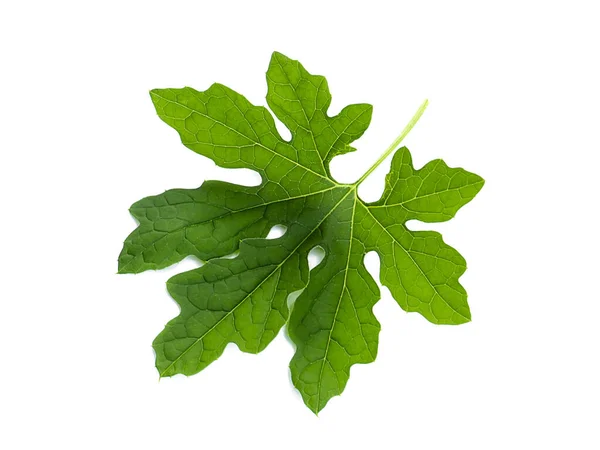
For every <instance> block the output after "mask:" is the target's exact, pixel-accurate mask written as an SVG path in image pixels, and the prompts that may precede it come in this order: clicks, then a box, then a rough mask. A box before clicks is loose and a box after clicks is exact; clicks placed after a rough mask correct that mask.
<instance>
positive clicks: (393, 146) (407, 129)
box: [353, 99, 429, 186]
mask: <svg viewBox="0 0 600 450" xmlns="http://www.w3.org/2000/svg"><path fill="white" fill-rule="evenodd" d="M428 104H429V100H427V99H425V101H424V102H423V103H422V104H421V106H420V107H419V109H418V110H417V112H416V113H415V115H414V116H413V118H412V119H410V122H408V124H407V125H406V127H404V130H402V133H400V135H399V136H398V137H397V138H396V139H395V140H394V142H392V144H391V145H390V146H389V147H388V148H387V150H386V151H385V152H384V153H383V155H381V156H380V157H379V159H378V160H377V161H375V164H373V165H372V166H371V167H370V168H369V170H367V171H366V172H365V173H364V174H363V176H362V177H360V178H359V179H358V181H357V182H356V183H353V184H354V186H358V185H359V184H360V183H362V182H363V181H365V179H366V178H367V177H368V176H369V175H371V173H372V172H373V171H374V170H375V169H377V167H378V166H379V165H380V164H381V163H382V162H383V161H384V160H385V158H387V157H388V156H390V154H391V153H392V152H393V151H394V150H396V148H397V147H398V145H400V143H401V142H402V140H403V139H404V138H405V137H406V136H407V135H408V133H410V130H412V129H413V127H414V126H415V125H416V124H417V122H418V121H419V119H420V118H421V116H422V115H423V113H424V112H425V109H427V105H428Z"/></svg>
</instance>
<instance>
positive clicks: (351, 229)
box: [119, 53, 484, 413]
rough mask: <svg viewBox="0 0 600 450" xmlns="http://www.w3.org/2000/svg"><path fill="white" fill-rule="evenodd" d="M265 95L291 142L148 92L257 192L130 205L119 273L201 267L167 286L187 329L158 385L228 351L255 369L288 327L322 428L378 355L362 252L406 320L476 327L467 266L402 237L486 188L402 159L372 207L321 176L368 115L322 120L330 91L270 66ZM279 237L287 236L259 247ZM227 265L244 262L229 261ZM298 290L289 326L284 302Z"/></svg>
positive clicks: (167, 354) (404, 153)
mask: <svg viewBox="0 0 600 450" xmlns="http://www.w3.org/2000/svg"><path fill="white" fill-rule="evenodd" d="M267 83H268V94H267V102H268V104H269V107H270V108H271V110H272V111H273V112H274V113H275V115H276V116H277V118H278V119H279V120H281V121H282V122H283V123H284V124H285V125H286V126H287V127H288V128H289V129H290V131H291V133H292V139H291V141H290V142H286V141H285V140H284V139H282V138H281V136H280V135H279V133H278V132H277V130H276V128H275V123H274V120H273V118H272V116H271V114H270V113H269V111H268V110H267V109H265V108H263V107H260V106H254V105H252V104H250V103H249V102H248V100H246V99H245V98H244V97H243V96H241V95H240V94H238V93H236V92H234V91H232V90H231V89H229V88H227V87H225V86H222V85H219V84H214V85H212V86H211V87H210V88H209V89H207V90H206V91H204V92H199V91H196V90H194V89H191V88H183V89H156V90H153V91H151V97H152V101H153V102H154V105H155V107H156V110H157V112H158V115H159V116H160V118H161V119H162V120H163V121H164V122H166V123H167V124H168V125H170V126H171V127H173V128H174V129H175V130H177V132H178V133H179V135H180V136H181V140H182V142H183V144H184V145H185V146H187V147H188V148H190V149H191V150H193V151H195V152H197V153H200V154H201V155H204V156H206V157H209V158H211V159H212V160H213V161H214V162H215V163H216V164H218V165H219V166H222V167H230V168H241V167H244V168H249V169H253V170H255V171H257V172H258V173H259V174H260V175H261V177H262V183H261V184H260V185H259V186H257V187H243V186H238V185H234V184H229V183H224V182H219V181H206V182H205V183H203V184H202V186H201V187H199V188H198V189H174V190H170V191H167V192H165V193H163V194H161V195H157V196H154V197H148V198H145V199H143V200H140V201H139V202H137V203H135V204H134V205H133V206H132V207H131V213H132V214H133V215H134V216H135V217H136V219H138V220H139V223H140V224H139V227H138V228H137V229H136V230H135V231H133V233H131V235H130V236H129V237H128V238H127V240H126V241H125V245H124V247H123V251H122V252H121V255H120V257H119V272H120V273H138V272H142V271H144V270H148V269H160V268H164V267H167V266H169V265H171V264H173V263H176V262H178V261H180V260H181V259H183V258H185V257H186V256H189V255H194V256H196V257H198V258H200V259H202V260H205V261H207V262H206V264H204V265H203V266H201V267H200V268H198V269H194V270H191V271H188V272H185V273H182V274H179V275H176V276H174V277H173V278H171V279H170V280H169V281H168V283H167V285H168V290H169V293H170V294H171V295H172V297H173V298H174V299H175V300H176V301H177V303H178V304H179V305H180V307H181V313H180V315H179V316H177V317H176V318H175V319H173V320H172V321H171V322H169V323H168V324H167V326H166V327H165V329H164V330H163V331H162V332H161V333H160V334H159V335H158V337H157V338H156V339H155V341H154V344H153V346H154V349H155V351H156V367H157V369H158V371H159V373H160V376H161V377H166V376H172V375H175V374H178V373H182V374H185V375H192V374H195V373H197V372H199V371H200V370H202V369H204V368H205V367H206V366H207V365H209V364H210V363H211V362H213V361H214V360H215V359H217V358H218V357H219V356H220V355H221V353H222V352H223V350H224V349H225V347H226V345H227V344H228V343H230V342H234V343H235V344H237V346H238V347H239V348H240V349H241V350H242V351H245V352H250V353H258V352H260V351H261V350H263V349H264V348H265V347H266V346H267V345H268V344H269V342H271V340H273V339H274V338H275V336H276V335H277V333H278V332H279V330H280V329H281V327H283V325H284V324H286V323H288V332H289V335H290V337H291V339H292V340H293V342H294V343H295V344H296V347H297V348H296V354H295V355H294V357H293V359H292V361H291V364H290V368H291V372H292V379H293V382H294V385H295V386H296V387H297V388H298V390H299V391H300V392H301V394H302V396H303V398H304V401H305V403H306V404H307V406H308V407H309V408H310V409H311V410H313V411H314V412H315V413H316V412H318V411H320V410H321V409H322V408H323V407H324V406H325V405H326V404H327V402H328V400H329V399H330V398H331V397H333V396H335V395H339V394H340V393H341V392H342V391H343V389H344V387H345V385H346V382H347V381H348V377H349V373H350V367H351V366H352V365H353V364H356V363H369V362H372V361H373V360H374V359H375V356H376V354H377V343H378V335H379V329H380V325H379V322H378V321H377V319H376V317H375V316H374V314H373V305H374V304H375V303H376V302H377V300H378V299H379V296H380V294H379V288H378V286H377V284H376V283H375V281H374V280H373V279H372V277H371V275H370V274H369V273H368V271H367V270H366V268H365V266H364V255H365V254H366V253H367V252H369V251H372V250H374V251H376V252H377V253H378V254H379V256H380V258H381V272H380V280H381V283H382V284H383V285H385V286H387V287H388V288H389V289H390V291H391V293H392V295H393V296H394V298H395V299H396V301H397V302H398V304H399V305H400V306H401V307H402V308H403V309H405V310H406V311H418V312H419V313H421V314H422V315H423V316H424V317H425V318H426V319H427V320H429V321H431V322H433V323H437V324H460V323H464V322H467V321H469V320H470V312H469V306H468V304H467V295H466V292H465V291H464V289H463V288H462V286H461V285H460V284H459V282H458V278H459V277H460V276H461V274H462V273H463V272H464V271H465V268H466V266H465V261H464V259H463V258H462V256H460V254H459V253H458V252H457V251H456V250H454V249H453V248H452V247H449V246H448V245H446V244H445V243H444V242H443V240H442V237H441V236H440V235H439V234H438V233H435V232H422V231H420V232H415V231H410V230H409V229H407V228H406V226H405V223H406V221H408V220H410V219H417V220H421V221H424V222H440V221H445V220H449V219H450V218H452V217H453V216H454V214H455V213H456V212H457V211H458V209H459V208H460V207H462V206H463V205H464V204H466V203H467V202H469V201H470V200H471V199H472V198H473V197H474V196H475V195H476V194H477V192H479V190H480V189H481V187H482V186H483V183H484V182H483V179H481V178H480V177H478V176H477V175H474V174H472V173H469V172H467V171H465V170H463V169H455V168H449V167H448V166H447V165H446V164H445V163H444V162H443V161H441V160H436V161H432V162H430V163H428V164H427V165H425V166H424V167H423V168H422V169H420V170H415V169H414V168H413V165H412V161H411V156H410V153H409V151H408V150H407V149H406V148H401V149H399V150H398V151H397V152H396V153H395V155H394V157H393V161H392V168H391V171H390V173H389V174H388V176H387V180H386V187H385V192H384V194H383V196H382V198H381V200H379V201H377V202H375V203H371V204H368V203H365V202H363V201H362V200H361V199H360V198H359V197H358V196H357V185H358V184H359V183H358V182H357V183H355V184H352V185H344V184H339V183H337V182H335V181H334V180H333V179H332V177H331V175H330V171H329V163H330V161H331V159H332V158H333V157H334V156H335V155H339V154H342V153H346V152H349V151H352V150H354V149H353V148H352V147H350V144H351V143H352V142H353V141H354V140H356V139H358V138H359V137H360V136H361V135H362V134H363V133H364V132H365V130H366V129H367V127H368V126H369V123H370V120H371V112H372V107H371V106H370V105H365V104H358V105H350V106H348V107H346V108H344V109H343V110H342V111H341V112H340V113H339V114H338V115H337V116H335V117H329V116H328V115H327V109H328V106H329V104H330V102H331V95H330V93H329V89H328V86H327V81H326V80H325V78H323V77H321V76H315V75H311V74H309V73H308V72H307V71H306V70H305V69H304V68H303V67H302V65H300V63H298V62H297V61H293V60H291V59H288V58H287V57H285V56H283V55H281V54H279V53H274V54H273V57H272V59H271V63H270V66H269V70H268V72H267ZM361 181H362V180H361ZM277 224H281V225H284V226H285V227H287V229H286V232H285V234H284V235H283V236H281V237H279V238H277V239H265V237H266V236H267V234H268V232H269V230H270V229H271V228H272V227H273V226H274V225H277ZM316 246H320V247H322V248H323V250H324V252H325V257H324V259H323V261H322V262H321V263H320V264H319V265H318V266H317V267H315V268H314V269H313V270H312V271H309V268H308V263H307V255H308V253H309V251H310V250H311V249H312V248H314V247H316ZM236 250H239V254H238V256H237V257H235V258H233V259H230V258H222V257H223V256H225V255H228V254H231V253H232V252H234V251H236ZM301 289H303V291H302V293H301V294H300V296H299V297H298V298H297V300H296V301H295V303H294V305H293V309H292V311H291V313H290V311H289V310H288V304H287V297H288V295H289V294H291V293H292V292H294V291H298V290H301Z"/></svg>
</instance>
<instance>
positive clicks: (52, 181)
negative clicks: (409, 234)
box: [0, 0, 600, 450]
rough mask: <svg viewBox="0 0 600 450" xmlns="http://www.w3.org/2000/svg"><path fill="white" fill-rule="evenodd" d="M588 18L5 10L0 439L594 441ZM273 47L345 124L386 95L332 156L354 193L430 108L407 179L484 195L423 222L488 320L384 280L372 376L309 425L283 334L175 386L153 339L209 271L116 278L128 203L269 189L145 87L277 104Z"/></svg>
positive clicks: (565, 13)
mask: <svg viewBox="0 0 600 450" xmlns="http://www.w3.org/2000/svg"><path fill="white" fill-rule="evenodd" d="M493 3H495V4H496V5H497V6H492V4H493ZM596 7H597V2H593V1H589V2H580V1H568V2H567V1H564V2H552V1H543V2H533V1H503V2H481V1H477V2H464V1H457V0H453V1H440V2H427V1H424V2H392V1H388V2H378V1H375V0H370V1H367V2H364V1H362V2H352V1H344V2H341V1H340V2H334V1H325V0H320V1H317V2H313V1H306V0H303V1H297V2H293V3H292V2H284V1H274V2H264V1H256V0H255V1H240V2H225V1H223V2H221V1H211V2H206V1H204V2H200V1H194V2H179V1H171V2H152V1H144V2H127V1H102V2H83V1H73V2H66V1H48V2H46V1H18V2H17V1H13V2H10V1H6V2H2V6H0V46H1V50H2V51H1V53H0V65H1V66H2V69H1V71H0V82H1V84H0V87H1V89H2V96H1V98H0V155H1V156H0V158H1V161H0V172H1V173H0V183H1V191H0V192H1V194H0V195H1V198H2V207H1V209H0V211H1V212H0V214H1V220H0V232H1V234H0V235H1V237H2V243H1V245H0V256H1V258H0V265H1V270H0V277H1V283H0V302H1V303H0V305H1V310H0V355H1V358H0V415H1V416H2V417H1V419H0V447H1V448H3V449H11V450H12V449H42V448H61V449H108V448H110V449H138V448H139V449H167V448H168V449H176V448H187V449H192V448H198V449H201V448H202V449H215V448H217V449H218V448H226V449H228V448H248V449H275V448H287V449H306V448H319V449H321V448H323V449H324V448H328V449H330V448H336V449H337V448H340V449H354V448H357V449H361V448H363V449H367V448H368V449H371V448H377V449H388V448H390V449H392V448H394V449H395V448H403V449H438V448H439V449H441V448H443V449H477V450H480V449H486V450H487V449H507V448H510V449H532V448H544V449H555V448H556V449H567V448H573V449H598V448H600V437H599V435H598V428H597V427H598V424H599V423H600V392H599V380H600V369H599V368H598V359H599V351H598V343H599V342H600V330H599V323H598V320H599V319H600V295H599V294H598V282H597V280H598V270H599V269H600V265H599V264H598V255H599V254H600V252H599V251H600V248H599V244H598V237H597V233H598V220H597V218H598V205H599V202H598V194H599V193H600V192H599V189H598V173H600V172H599V170H600V166H599V164H598V163H599V162H600V158H599V156H598V155H599V154H600V133H599V125H600V88H599V82H600V66H599V61H600V57H599V47H598V43H600V27H599V26H598V18H599V11H598V10H597V8H596ZM273 50H278V51H281V52H283V53H285V54H287V55H288V56H290V57H292V58H294V59H299V60H300V61H301V62H302V63H303V64H304V65H305V67H306V68H307V69H308V70H309V71H311V72H313V73H317V74H323V75H326V76H327V78H328V80H329V85H330V88H331V91H332V94H333V103H332V106H331V109H330V113H331V114H332V115H333V114H334V113H337V111H339V110H340V109H341V108H342V107H343V106H345V105H347V104H350V103H356V102H368V103H371V104H373V105H374V116H373V121H372V125H371V127H370V129H369V130H368V132H367V133H366V134H365V136H364V137H363V138H361V139H360V140H359V141H358V142H357V143H356V146H357V147H358V148H359V151H358V152H356V153H355V154H351V155H348V156H343V157H340V158H339V159H338V160H336V161H335V162H334V175H335V176H336V177H337V178H338V179H339V180H340V181H347V182H350V181H354V180H355V179H356V178H358V176H359V175H360V174H361V173H362V172H364V170H365V169H366V168H367V167H368V166H369V165H370V164H371V163H372V162H373V161H375V160H376V159H377V157H378V156H379V154H380V153H381V152H382V151H383V150H384V149H385V148H386V147H387V146H388V144H389V143H390V142H391V141H392V140H393V139H394V138H395V136H396V135H397V134H398V133H399V132H400V131H401V130H402V128H403V127H404V125H405V123H406V122H407V121H408V120H409V119H410V117H411V116H412V114H413V113H414V111H415V110H416V109H417V107H418V106H419V105H420V103H421V102H422V100H423V99H425V98H429V100H430V106H429V108H428V110H427V111H426V113H425V115H424V116H423V118H422V119H421V121H420V122H419V123H418V125H417V126H416V127H415V129H414V130H413V131H412V132H411V134H410V135H409V137H408V138H407V139H406V140H405V144H406V145H407V146H408V147H409V148H410V149H411V151H412V152H413V155H414V160H415V164H416V165H417V166H418V167H420V166H422V165H423V164H425V163H426V162H427V161H429V160H431V159H434V158H439V157H440V158H443V159H444V160H445V161H446V162H447V163H448V164H449V165H451V166H462V167H465V168H466V169H467V170H470V171H473V172H475V173H478V174H479V175H481V176H483V177H484V178H485V179H486V181H487V183H486V185H485V187H484V189H483V190H482V191H481V193H480V194H479V195H478V197H477V198H476V199H475V200H474V201H473V202H472V203H470V204H469V205H467V206H466V207H465V208H464V209H463V210H462V211H461V212H459V213H458V215H457V217H456V218H455V219H454V220H452V221H451V222H447V223H444V224H433V225H424V224H418V223H416V224H411V226H412V227H413V228H415V229H416V228H418V229H435V230H439V231H441V232H443V234H444V238H445V240H446V242H448V243H449V244H451V245H453V246H454V247H455V248H457V249H458V250H459V251H460V252H461V253H462V254H463V255H464V256H465V258H466V259H467V261H468V264H469V269H468V271H467V273H466V274H465V275H464V276H463V277H462V278H461V282H462V283H463V285H464V286H465V288H466V289H467V291H468V292H469V302H470V305H471V310H472V314H473V321H472V322H471V323H469V324H466V325H462V326H459V327H442V326H439V327H438V326H434V325H432V324H430V323H428V322H427V321H425V320H424V319H423V318H422V317H420V316H418V315H416V314H406V313H404V312H403V311H402V310H401V309H400V308H399V307H398V306H397V304H396V303H395V302H394V300H393V299H392V298H391V296H390V294H389V292H388V291H387V290H386V289H383V290H382V296H383V298H382V300H381V301H380V302H379V303H378V304H377V305H376V307H375V314H376V315H377V317H378V318H379V320H380V322H381V324H382V332H381V335H380V346H379V355H378V358H377V361H376V362H375V363H373V364H370V365H366V366H355V367H354V368H353V369H352V374H351V378H350V381H349V383H348V386H347V388H346V390H345V392H344V393H343V395H342V396H341V397H336V398H334V399H333V400H332V401H331V402H330V403H329V405H328V406H327V407H326V408H325V409H324V410H323V411H322V412H321V414H320V415H319V417H316V416H314V415H313V414H312V413H311V412H310V411H309V410H308V409H307V408H306V407H305V406H304V405H303V403H302V400H301V398H300V395H299V394H297V393H296V392H295V390H294V389H293V387H292V385H291V382H290V378H289V372H288V362H289V360H290V358H291V357H292V355H293V352H294V349H293V346H292V344H291V343H290V342H289V341H288V340H287V339H286V338H285V336H284V334H283V333H281V334H280V335H279V336H278V338H277V339H276V340H275V341H274V342H273V343H272V344H271V345H270V346H269V347H268V348H267V350H265V351H264V352H263V353H261V354H260V355H249V354H243V353H241V352H239V351H238V350H237V348H235V347H231V346H230V347H229V348H228V349H227V351H226V352H225V354H224V355H223V357H222V358H221V359H219V360H218V361H217V362H215V363H214V364H213V365H211V366H210V367H209V368H208V369H207V370H205V371H203V372H202V373H200V374H198V375H195V376H193V377H190V378H185V377H182V376H177V377H174V378H172V379H163V380H162V381H160V383H159V382H158V374H157V373H156V370H155V368H154V355H153V351H152V348H151V342H152V340H153V338H154V337H155V335H156V334H157V333H158V332H160V330H161V329H162V327H163V326H164V324H165V323H166V322H167V321H168V320H169V319H171V318H172V317H174V316H175V315H176V314H177V311H178V309H177V306H176V305H175V303H174V302H173V301H172V300H171V299H170V298H169V296H168V294H167V292H166V290H165V287H164V286H165V284H164V283H165V281H166V280H167V279H168V278H169V277H170V276H171V275H173V274H175V273H178V272H181V271H183V270H186V269H189V268H192V267H195V266H196V265H197V264H198V262H196V261H193V260H186V261H184V262H182V263H181V264H179V265H177V266H175V267H172V268H170V269H168V270H164V271H160V272H149V273H144V274H141V275H136V276H124V275H116V270H117V256H118V254H119V251H120V248H121V244H122V241H123V239H124V238H125V237H126V236H127V234H128V233H129V232H131V231H132V230H133V228H134V227H135V223H134V220H133V219H132V218H131V217H130V216H129V214H128V212H127V209H128V207H129V205H130V204H131V203H133V202H134V201H136V200H138V199H140V198H142V197H144V196H147V195H152V194H157V193H161V192H163V191H164V190H166V189H169V188H175V187H185V188H194V187H197V186H199V185H200V184H201V183H202V181H203V180H205V179H207V178H208V179H222V180H230V181H231V180H233V181H238V182H243V183H254V182H256V178H255V177H253V176H252V173H250V174H249V173H248V172H247V171H246V172H244V171H237V172H234V173H233V174H232V172H230V171H227V170H224V169H218V168H215V166H214V164H213V163H212V162H211V161H210V160H208V159H206V158H203V157H201V156H199V155H196V154H194V153H193V152H191V151H189V150H187V149H186V148H185V147H183V146H182V145H181V144H180V142H179V139H178V137H177V135H176V133H175V132H174V131H173V130H171V129H170V128H169V127H168V126H167V125H165V124H163V123H162V122H161V121H160V120H159V119H158V117H157V116H156V115H155V112H154V109H153V106H152V104H151V101H150V98H149V95H148V90H150V89H152V88H158V87H182V86H184V85H189V86H193V87H195V88H197V89H199V90H204V89H206V88H207V87H208V86H209V85H210V84H211V83H213V82H215V81H219V82H221V83H224V84H226V85H228V86H230V87H232V88H233V89H235V90H237V91H238V92H240V93H243V94H244V95H246V96H247V97H248V98H249V99H250V101H252V102H253V103H255V104H260V105H265V104H266V102H265V99H264V96H265V93H266V83H265V76H264V72H265V71H266V68H267V65H268V62H269V57H270V54H271V52H272V51H273ZM388 167H389V161H388V162H386V163H385V164H383V165H382V166H381V167H380V168H379V170H377V171H376V172H375V173H374V174H373V175H372V177H371V178H370V179H369V181H368V182H366V183H364V185H363V186H362V189H361V195H362V196H363V198H365V199H366V200H374V199H376V198H377V196H378V195H379V194H380V193H381V190H382V188H383V177H384V175H385V173H386V171H387V169H388ZM376 259H377V258H371V257H370V258H369V267H370V268H372V269H374V268H376V265H377V261H375V260H376ZM594 428H595V429H594Z"/></svg>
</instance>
